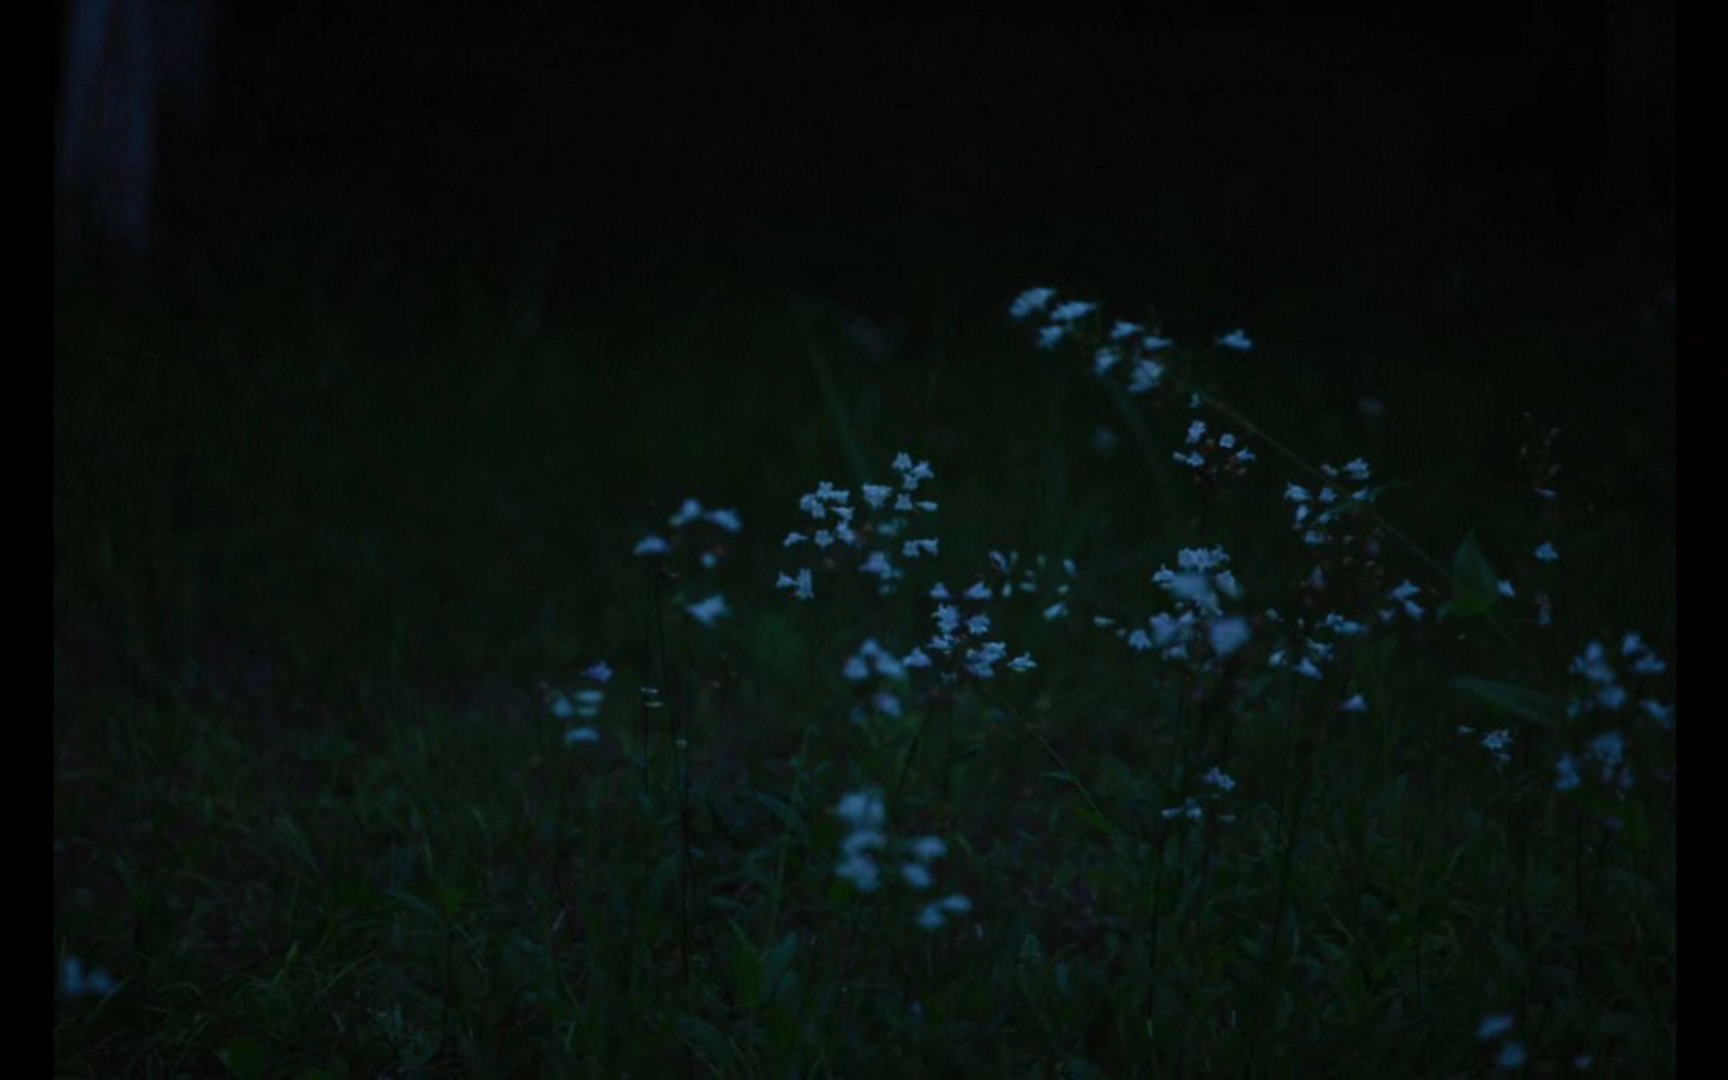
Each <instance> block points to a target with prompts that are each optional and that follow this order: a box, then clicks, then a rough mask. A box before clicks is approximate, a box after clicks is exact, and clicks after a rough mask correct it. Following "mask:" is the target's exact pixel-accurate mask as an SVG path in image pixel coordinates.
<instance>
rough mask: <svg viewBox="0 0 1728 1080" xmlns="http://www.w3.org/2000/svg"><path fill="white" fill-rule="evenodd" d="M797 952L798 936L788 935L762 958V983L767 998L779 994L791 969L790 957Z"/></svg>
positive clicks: (794, 934)
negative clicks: (781, 985) (782, 983)
mask: <svg viewBox="0 0 1728 1080" xmlns="http://www.w3.org/2000/svg"><path fill="white" fill-rule="evenodd" d="M797 951H798V935H797V934H796V933H789V934H787V935H786V936H785V937H783V938H781V939H780V941H779V943H778V944H776V945H775V946H774V947H773V948H771V949H769V950H768V951H767V953H765V954H764V955H763V957H762V983H763V987H764V989H766V990H767V993H768V997H769V998H770V999H773V998H774V997H776V996H777V995H778V994H779V990H780V984H781V981H782V980H783V979H785V977H786V975H787V973H788V972H789V971H790V970H791V967H792V957H793V955H794V954H795V953H796V952H797Z"/></svg>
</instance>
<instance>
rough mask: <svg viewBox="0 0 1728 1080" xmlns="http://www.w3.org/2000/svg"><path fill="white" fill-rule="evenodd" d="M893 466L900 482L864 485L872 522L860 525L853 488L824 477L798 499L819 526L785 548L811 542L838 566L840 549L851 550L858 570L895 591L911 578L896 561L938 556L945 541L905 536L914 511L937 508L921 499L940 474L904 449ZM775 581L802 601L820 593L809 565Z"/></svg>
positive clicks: (791, 537)
mask: <svg viewBox="0 0 1728 1080" xmlns="http://www.w3.org/2000/svg"><path fill="white" fill-rule="evenodd" d="M891 468H892V469H893V470H894V472H895V473H896V474H898V476H899V484H898V485H897V486H890V485H887V484H864V485H863V486H862V488H861V489H860V494H861V496H862V498H861V502H862V504H863V509H864V515H863V516H864V518H865V519H866V520H864V521H861V522H856V523H855V519H856V518H857V517H858V510H859V506H857V505H855V504H854V503H853V502H852V492H851V491H850V490H848V489H844V488H836V487H835V486H834V485H833V484H831V483H829V482H828V481H826V480H824V481H822V482H821V483H820V484H818V485H817V487H816V490H815V491H813V492H810V493H809V494H807V495H804V496H803V497H801V498H800V499H799V500H798V508H799V509H800V510H801V511H803V512H804V514H806V515H807V516H808V517H809V518H810V520H811V521H812V522H813V523H815V524H814V525H813V526H812V527H811V530H810V531H809V532H808V533H805V532H797V531H793V532H790V533H787V534H786V539H785V540H784V541H783V542H782V546H784V547H787V548H793V547H800V546H803V545H809V546H811V547H813V548H815V549H816V550H817V551H818V552H820V553H821V557H822V559H823V560H824V563H825V564H826V565H827V566H829V567H832V566H833V565H834V555H833V553H834V552H835V551H837V550H838V549H840V548H850V549H852V550H853V551H854V552H855V553H856V554H857V555H858V572H859V573H861V574H867V575H871V576H873V577H875V578H876V579H877V591H878V592H879V593H881V594H882V595H884V596H886V595H888V594H890V593H892V592H894V591H895V585H896V583H897V582H898V581H899V580H900V579H901V578H903V577H904V576H905V570H904V569H903V568H902V566H901V565H900V563H899V562H898V561H896V560H902V561H906V562H910V561H913V560H917V559H925V558H930V557H933V556H934V555H936V553H937V551H938V550H939V549H940V541H938V540H937V539H936V538H935V537H913V536H906V535H905V534H906V532H907V530H908V529H909V528H910V527H911V523H912V519H913V515H916V514H930V513H934V512H935V511H936V508H937V504H936V503H935V502H933V501H931V500H929V499H920V498H918V497H917V493H918V489H919V487H920V486H921V485H922V484H923V483H924V482H925V481H927V480H930V479H933V478H934V477H935V475H936V474H935V473H934V472H932V471H931V469H930V463H929V462H928V461H920V462H917V463H914V462H913V461H912V457H911V455H909V454H906V453H901V454H898V455H896V456H895V458H894V462H893V464H892V466H891ZM896 544H897V545H898V548H897V550H896V547H895V545H896ZM774 584H775V587H776V588H780V589H790V590H792V595H793V596H795V597H796V598H797V599H799V600H810V599H814V597H815V595H816V591H815V587H814V580H813V576H812V574H811V570H810V568H809V567H802V568H800V569H799V570H797V571H796V572H795V573H790V574H788V573H785V572H784V571H783V572H781V574H780V576H779V578H778V579H777V580H776V581H775V583H774Z"/></svg>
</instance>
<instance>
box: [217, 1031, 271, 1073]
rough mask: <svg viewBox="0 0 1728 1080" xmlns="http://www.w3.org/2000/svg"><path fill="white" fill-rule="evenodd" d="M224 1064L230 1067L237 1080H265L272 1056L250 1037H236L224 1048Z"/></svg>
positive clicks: (222, 1054) (229, 1069)
mask: <svg viewBox="0 0 1728 1080" xmlns="http://www.w3.org/2000/svg"><path fill="white" fill-rule="evenodd" d="M220 1056H221V1058H222V1064H224V1065H226V1066H228V1071H229V1072H231V1073H233V1074H234V1075H235V1077H236V1078H237V1080H263V1078H264V1069H265V1066H266V1065H267V1064H268V1063H269V1060H270V1056H269V1055H268V1054H266V1053H265V1052H264V1048H263V1047H262V1046H260V1045H258V1040H257V1039H254V1038H252V1037H251V1036H250V1035H236V1036H235V1037H234V1038H232V1039H230V1040H228V1045H227V1046H224V1047H223V1048H222V1053H221V1055H220Z"/></svg>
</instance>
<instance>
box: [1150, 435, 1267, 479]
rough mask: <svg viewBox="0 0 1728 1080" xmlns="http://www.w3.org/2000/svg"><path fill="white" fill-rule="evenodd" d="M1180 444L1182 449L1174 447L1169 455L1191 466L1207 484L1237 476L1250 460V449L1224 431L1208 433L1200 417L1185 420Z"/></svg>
mask: <svg viewBox="0 0 1728 1080" xmlns="http://www.w3.org/2000/svg"><path fill="white" fill-rule="evenodd" d="M1184 445H1185V446H1186V447H1187V449H1186V450H1177V451H1174V452H1173V453H1172V454H1171V455H1170V456H1171V457H1173V458H1175V459H1176V462H1177V464H1179V465H1184V466H1187V467H1188V468H1190V469H1193V470H1194V472H1195V475H1196V477H1197V478H1198V479H1200V480H1202V481H1204V482H1206V483H1208V484H1217V483H1218V482H1219V481H1221V480H1224V479H1227V478H1234V477H1238V476H1241V475H1242V474H1243V473H1245V472H1247V471H1248V465H1249V463H1250V462H1252V461H1253V460H1254V451H1252V450H1250V449H1248V448H1247V447H1246V446H1243V445H1241V443H1240V441H1239V440H1238V439H1237V438H1236V436H1234V435H1232V434H1230V433H1229V432H1227V431H1224V432H1217V433H1208V431H1207V430H1206V421H1204V420H1194V421H1192V422H1190V423H1189V425H1188V435H1187V438H1186V439H1185V440H1184Z"/></svg>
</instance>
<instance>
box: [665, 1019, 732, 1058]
mask: <svg viewBox="0 0 1728 1080" xmlns="http://www.w3.org/2000/svg"><path fill="white" fill-rule="evenodd" d="M678 1037H679V1038H680V1039H682V1040H684V1044H685V1045H686V1046H688V1047H690V1048H691V1049H692V1050H695V1051H696V1052H697V1053H698V1054H701V1055H702V1056H703V1057H704V1058H707V1059H708V1063H709V1064H710V1065H711V1066H713V1067H714V1068H716V1069H723V1068H725V1067H726V1065H727V1063H728V1060H729V1059H730V1058H731V1056H732V1053H731V1047H730V1046H729V1045H728V1043H727V1042H726V1036H724V1035H722V1034H721V1033H720V1029H719V1028H717V1027H715V1026H714V1025H713V1024H710V1023H709V1022H708V1021H706V1020H703V1019H701V1018H700V1017H696V1016H680V1017H679V1018H678Z"/></svg>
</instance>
